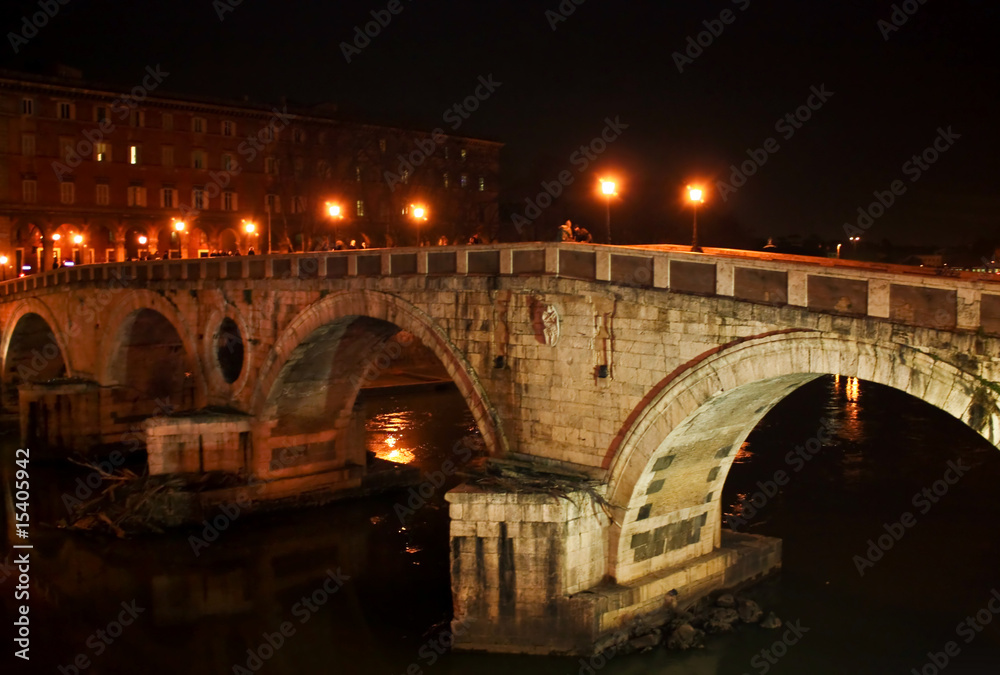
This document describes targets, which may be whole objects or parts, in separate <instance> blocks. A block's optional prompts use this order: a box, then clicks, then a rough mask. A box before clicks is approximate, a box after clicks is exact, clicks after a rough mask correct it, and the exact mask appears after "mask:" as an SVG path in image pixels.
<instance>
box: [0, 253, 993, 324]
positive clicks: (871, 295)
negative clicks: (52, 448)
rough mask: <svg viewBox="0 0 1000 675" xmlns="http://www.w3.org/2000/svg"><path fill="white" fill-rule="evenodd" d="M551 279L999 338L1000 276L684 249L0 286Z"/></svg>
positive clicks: (226, 268)
mask: <svg viewBox="0 0 1000 675" xmlns="http://www.w3.org/2000/svg"><path fill="white" fill-rule="evenodd" d="M412 275H425V276H465V275H468V276H557V277H564V278H569V279H581V280H585V281H598V282H607V283H610V284H615V285H624V286H635V287H639V288H649V289H663V290H668V291H671V292H675V293H685V294H692V295H702V296H716V297H731V298H733V299H735V300H739V301H743V302H750V303H760V304H767V305H774V306H782V305H789V306H794V307H803V308H807V309H809V310H810V311H815V312H821V313H828V314H836V315H842V316H849V317H872V318H878V319H889V320H890V321H892V322H894V323H900V324H906V325H913V326H920V327H926V328H937V329H945V330H964V331H979V330H981V331H982V332H984V333H986V334H991V335H1000V279H998V278H997V276H995V275H990V274H980V273H964V272H948V273H947V274H945V273H943V272H942V271H941V270H929V269H924V268H919V267H906V266H902V265H880V264H871V263H859V262H856V261H845V260H834V259H829V258H812V257H807V256H782V255H776V254H761V253H756V252H752V251H736V250H731V249H706V250H705V252H703V253H692V252H690V251H688V250H686V249H685V248H684V247H679V246H594V245H584V244H561V243H529V244H497V245H484V246H446V247H434V248H399V249H368V250H359V251H336V252H325V251H324V252H311V253H292V254H279V255H266V256H264V255H262V256H244V257H238V258H199V259H172V260H162V261H160V260H156V261H143V262H131V263H107V264H101V265H85V266H80V267H74V268H69V269H66V268H63V269H58V270H52V271H49V272H46V273H43V274H38V275H30V276H27V277H21V278H19V279H15V280H11V281H7V282H5V283H2V284H0V301H8V300H13V299H15V298H16V296H21V295H24V294H32V293H36V292H37V291H38V290H40V289H49V288H56V287H65V286H66V285H71V284H81V283H82V284H88V283H110V284H122V285H129V286H143V285H145V284H148V283H157V282H173V283H175V284H183V283H191V282H198V283H202V284H204V283H213V282H219V281H224V280H237V279H238V280H266V279H275V280H278V279H302V280H317V279H331V280H333V279H343V278H351V277H393V276H412Z"/></svg>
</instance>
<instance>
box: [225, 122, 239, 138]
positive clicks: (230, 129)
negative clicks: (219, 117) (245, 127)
mask: <svg viewBox="0 0 1000 675" xmlns="http://www.w3.org/2000/svg"><path fill="white" fill-rule="evenodd" d="M222 135H223V136H235V135H236V125H235V124H233V123H232V122H230V121H228V120H226V121H225V122H223V123H222Z"/></svg>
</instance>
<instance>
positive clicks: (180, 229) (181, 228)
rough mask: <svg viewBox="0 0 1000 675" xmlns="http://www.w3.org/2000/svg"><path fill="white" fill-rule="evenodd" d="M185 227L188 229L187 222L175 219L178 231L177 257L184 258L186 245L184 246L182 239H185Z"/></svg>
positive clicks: (176, 230)
mask: <svg viewBox="0 0 1000 675" xmlns="http://www.w3.org/2000/svg"><path fill="white" fill-rule="evenodd" d="M185 229H187V223H185V222H184V221H183V220H175V221H174V232H176V233H177V257H178V258H183V257H184V247H183V244H182V239H183V235H184V230H185Z"/></svg>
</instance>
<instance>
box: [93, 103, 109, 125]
mask: <svg viewBox="0 0 1000 675" xmlns="http://www.w3.org/2000/svg"><path fill="white" fill-rule="evenodd" d="M106 119H108V108H107V106H103V105H99V106H96V107H95V108H94V121H95V122H103V121H104V120H106Z"/></svg>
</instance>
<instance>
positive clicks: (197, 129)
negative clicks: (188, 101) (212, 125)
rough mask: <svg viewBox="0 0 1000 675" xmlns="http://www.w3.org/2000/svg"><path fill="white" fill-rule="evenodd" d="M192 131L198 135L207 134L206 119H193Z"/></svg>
mask: <svg viewBox="0 0 1000 675" xmlns="http://www.w3.org/2000/svg"><path fill="white" fill-rule="evenodd" d="M191 131H193V132H194V133H196V134H203V133H205V118H204V117H193V118H191Z"/></svg>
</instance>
